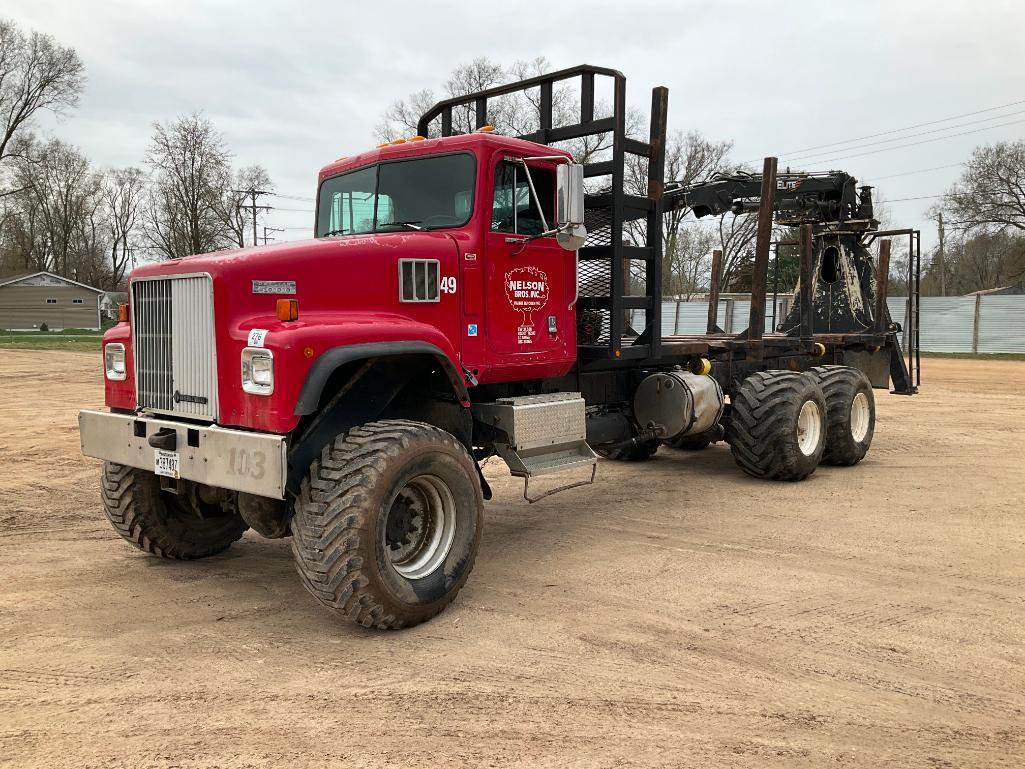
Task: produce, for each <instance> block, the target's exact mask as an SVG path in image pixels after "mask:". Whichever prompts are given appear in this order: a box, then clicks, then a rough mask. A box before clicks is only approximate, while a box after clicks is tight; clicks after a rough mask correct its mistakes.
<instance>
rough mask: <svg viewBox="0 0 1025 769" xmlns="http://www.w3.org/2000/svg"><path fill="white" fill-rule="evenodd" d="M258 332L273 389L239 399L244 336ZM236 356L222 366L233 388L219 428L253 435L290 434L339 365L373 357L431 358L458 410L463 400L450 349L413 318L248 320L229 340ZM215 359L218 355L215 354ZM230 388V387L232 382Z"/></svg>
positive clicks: (224, 395) (354, 315)
mask: <svg viewBox="0 0 1025 769" xmlns="http://www.w3.org/2000/svg"><path fill="white" fill-rule="evenodd" d="M255 329H260V330H262V331H265V332H266V333H265V334H263V335H262V337H263V339H262V345H263V346H264V347H266V348H268V349H270V350H271V351H272V352H273V353H274V360H275V384H274V393H273V394H272V395H270V396H263V395H252V394H248V393H244V392H242V390H241V386H240V385H238V384H237V380H238V373H237V372H238V366H239V364H238V361H239V360H240V356H241V353H242V350H243V349H244V348H245V347H246V346H247V343H248V340H249V336H250V332H251V331H253V330H255ZM229 336H230V340H231V341H230V346H231V347H233V348H235V349H233V350H232V351H231V353H230V354H229V355H227V357H225V358H224V359H225V360H226V361H228V362H229V363H230V364H231V365H230V366H226V367H225V372H224V373H225V374H227V375H228V376H229V377H231V379H230V380H226V381H230V383H231V387H230V388H224V387H222V391H221V404H222V408H221V417H222V420H221V421H222V423H227V424H232V425H238V426H242V427H249V428H253V429H258V430H267V431H270V432H277V433H284V432H289V431H291V430H292V429H294V427H295V426H296V424H297V423H298V421H299V418H300V417H301V416H303V415H305V414H309V413H312V411H314V410H315V409H316V406H317V403H318V402H319V399H320V395H321V392H322V390H323V387H324V384H325V383H326V381H327V379H328V377H330V375H331V372H333V371H334V370H335V369H337V367H338V366H339V365H343V364H344V363H346V362H350V361H353V360H358V359H359V358H360V357H374V356H375V355H378V356H380V355H388V354H391V355H398V354H408V353H410V352H413V353H420V354H424V353H427V354H431V355H433V356H434V357H435V358H436V359H437V360H438V362H439V364H440V365H441V367H442V369H443V370H444V371H445V373H446V375H447V377H448V379H449V381H450V382H451V383H452V386H453V390H454V393H455V395H456V396H457V397H458V398H459V400H460V402H462V403H464V404H466V405H468V403H469V396H468V395H467V392H466V385H465V384H464V382H463V377H462V374H461V373H460V368H459V363H458V361H459V357H458V354H457V353H456V350H455V348H454V347H453V345H452V343H451V341H450V340H449V339H448V337H446V336H445V334H443V333H442V332H441V331H440V330H439V329H437V328H436V327H434V326H430V325H427V324H424V323H420V322H419V321H416V320H414V319H412V318H409V317H405V316H401V315H397V314H388V313H373V314H369V313H358V312H349V313H346V312H305V313H303V312H301V313H300V319H299V320H298V321H293V322H282V321H279V320H278V319H277V318H275V317H268V316H262V317H254V318H248V319H246V320H244V321H241V322H239V323H238V325H237V326H235V327H234V328H232V329H231V331H230V332H229ZM218 354H219V356H224V353H223V352H221V351H220V350H219V351H218ZM231 380H234V381H231Z"/></svg>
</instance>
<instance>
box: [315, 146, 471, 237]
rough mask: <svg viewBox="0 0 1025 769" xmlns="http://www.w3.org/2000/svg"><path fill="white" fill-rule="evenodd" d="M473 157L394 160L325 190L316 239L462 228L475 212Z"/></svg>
mask: <svg viewBox="0 0 1025 769" xmlns="http://www.w3.org/2000/svg"><path fill="white" fill-rule="evenodd" d="M473 188H474V159H473V155H470V154H467V153H460V154H456V155H434V156H431V157H423V158H413V159H411V160H395V161H391V162H388V163H379V164H377V165H373V166H368V167H366V168H360V169H359V170H357V171H350V172H349V173H347V174H340V175H339V176H332V177H331V178H330V179H326V180H325V181H324V183H323V184H322V185H321V187H320V203H319V209H318V213H317V237H324V236H325V235H352V234H359V233H366V232H396V231H398V230H405V229H413V230H432V229H438V228H442V227H460V226H462V225H464V224H466V222H468V221H469V219H470V213H471V211H472V209H473Z"/></svg>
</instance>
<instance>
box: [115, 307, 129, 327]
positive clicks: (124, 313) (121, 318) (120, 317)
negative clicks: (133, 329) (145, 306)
mask: <svg viewBox="0 0 1025 769" xmlns="http://www.w3.org/2000/svg"><path fill="white" fill-rule="evenodd" d="M117 322H118V323H127V322H128V305H127V304H119V305H118V306H117Z"/></svg>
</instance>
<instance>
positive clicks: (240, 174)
mask: <svg viewBox="0 0 1025 769" xmlns="http://www.w3.org/2000/svg"><path fill="white" fill-rule="evenodd" d="M272 190H273V185H272V184H271V180H270V174H268V173H267V169H265V168H264V167H263V166H258V165H253V166H247V167H246V168H242V169H239V170H238V171H237V172H236V173H235V176H234V178H233V179H232V180H231V183H230V184H226V185H224V192H223V194H222V196H221V199H220V200H219V201H218V206H217V212H218V215H219V216H220V217H221V221H222V222H223V223H224V226H225V227H226V228H227V229H228V231H229V232H230V233H231V238H232V240H233V242H234V243H236V244H238V247H239V248H245V245H246V235H247V234H248V233H251V232H253V229H254V222H253V217H254V216H255V217H256V219H257V220H259V218H260V212H261V208H260V207H259V206H257V208H256V211H255V212H254V211H253V208H252V202H253V201H252V198H253V192H254V191H255V192H256V193H257V194H258V193H260V192H271V191H272ZM253 245H254V246H255V245H256V243H255V242H254V243H253Z"/></svg>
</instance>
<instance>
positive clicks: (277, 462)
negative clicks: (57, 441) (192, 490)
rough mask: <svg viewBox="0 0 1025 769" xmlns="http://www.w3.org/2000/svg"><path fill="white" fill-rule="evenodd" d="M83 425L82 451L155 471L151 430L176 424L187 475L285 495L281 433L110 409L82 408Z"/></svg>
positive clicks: (178, 447)
mask: <svg viewBox="0 0 1025 769" xmlns="http://www.w3.org/2000/svg"><path fill="white" fill-rule="evenodd" d="M78 427H79V432H80V434H81V439H82V453H83V454H85V455H86V456H87V457H96V458H97V459H103V460H106V461H108V462H116V463H117V464H119V465H128V466H130V467H138V468H141V469H143V470H149V471H150V472H153V456H154V451H155V449H154V448H153V447H152V446H150V444H149V440H148V438H149V436H152V435H153V434H154V433H156V432H157V431H158V430H161V429H163V430H168V429H170V430H173V431H174V432H175V434H176V435H175V451H177V452H178V454H179V455H180V460H179V474H180V475H181V477H182V478H184V479H186V480H190V481H196V482H197V483H205V484H206V485H208V486H215V487H217V488H222V489H231V490H232V491H246V492H249V493H250V494H257V495H259V496H261V497H273V498H274V499H284V498H285V476H286V474H287V469H288V462H287V459H286V457H285V451H286V445H285V439H284V437H283V436H281V435H274V434H272V433H249V432H245V431H243V430H229V429H227V428H224V427H217V426H216V425H193V424H188V423H185V422H178V421H172V420H167V419H153V418H151V417H141V416H132V415H126V414H113V413H111V412H109V411H80V412H79V413H78Z"/></svg>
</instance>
